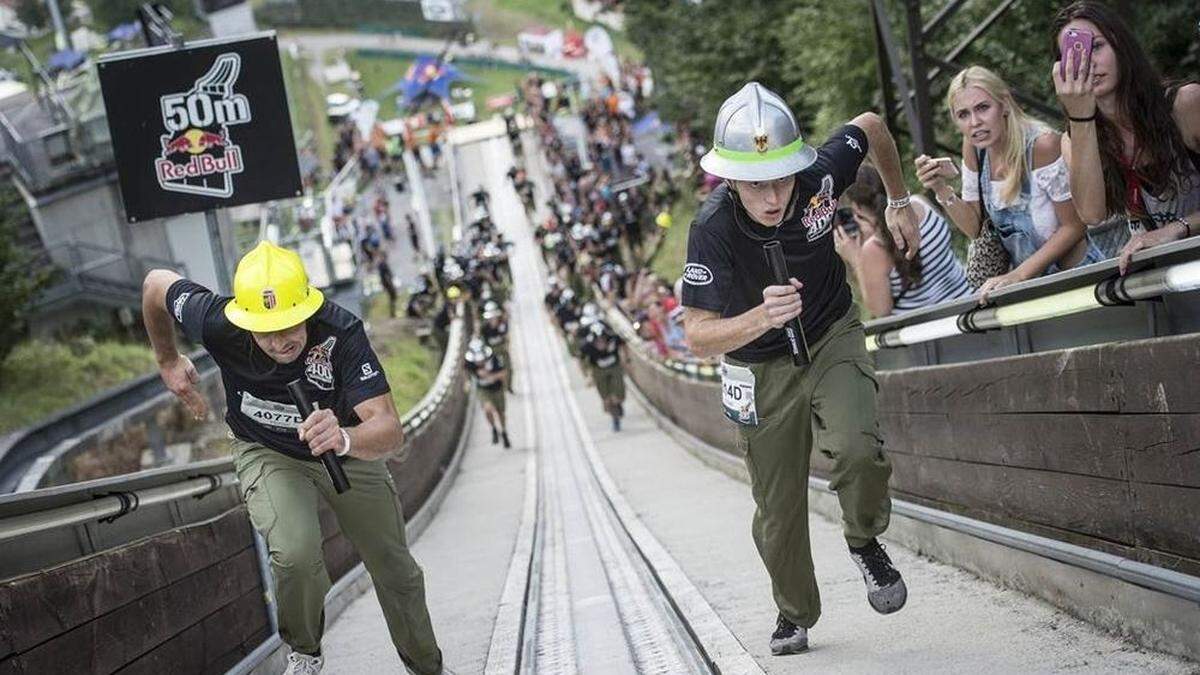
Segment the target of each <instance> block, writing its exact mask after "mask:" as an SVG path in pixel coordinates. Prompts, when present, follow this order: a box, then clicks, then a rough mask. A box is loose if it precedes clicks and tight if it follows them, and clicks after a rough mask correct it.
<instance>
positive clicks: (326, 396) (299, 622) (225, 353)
mask: <svg viewBox="0 0 1200 675" xmlns="http://www.w3.org/2000/svg"><path fill="white" fill-rule="evenodd" d="M142 312H143V316H144V319H145V323H146V331H147V333H148V334H149V336H150V342H151V343H152V345H153V347H154V353H155V357H156V358H157V360H158V365H159V370H160V371H161V374H162V378H163V381H164V382H165V383H166V385H167V388H168V389H170V390H171V392H172V393H174V394H175V395H176V396H178V397H179V398H180V399H182V400H183V402H184V403H185V404H187V406H188V408H190V409H191V411H192V413H193V414H194V415H196V416H197V417H203V416H205V415H206V414H207V408H206V405H205V400H204V398H203V397H202V396H201V395H200V393H199V392H198V391H197V389H196V383H197V382H198V380H199V378H198V376H197V373H196V369H195V368H194V367H193V366H192V363H191V362H190V361H189V360H188V358H187V357H186V356H184V355H182V354H180V353H179V352H178V351H177V350H176V348H175V327H176V326H177V325H178V326H179V327H180V328H182V330H183V332H184V334H185V335H186V336H187V338H188V339H189V340H190V341H191V342H193V343H196V344H202V345H204V347H205V348H206V349H207V350H208V351H209V353H210V354H212V356H213V359H214V360H215V361H216V363H217V365H218V367H219V368H220V370H221V380H222V383H223V384H224V386H225V404H226V412H225V422H226V424H228V425H229V429H230V431H231V432H232V435H233V442H232V456H233V461H234V467H235V469H236V471H237V474H238V480H239V483H240V486H241V491H242V497H243V499H244V500H245V502H246V506H247V509H248V510H249V513H250V520H251V521H252V522H253V524H254V527H255V528H256V529H257V530H258V531H259V532H260V533H261V534H262V535H263V537H264V538H265V539H266V542H267V547H268V549H269V550H270V552H271V571H272V573H273V575H274V577H275V587H276V595H277V600H278V605H277V607H278V617H279V634H280V636H281V637H282V638H283V640H284V642H286V643H287V644H288V645H289V646H290V647H291V650H292V651H291V654H289V656H288V669H287V671H286V672H287V673H316V672H319V671H320V669H321V667H322V665H323V663H324V658H323V657H322V656H321V634H322V631H323V628H324V617H323V613H322V609H323V604H324V599H325V593H326V592H327V591H328V590H329V588H330V580H329V575H328V573H327V571H326V570H325V565H324V562H323V557H322V548H321V541H322V540H321V527H320V523H319V521H318V518H317V513H318V509H319V506H320V504H319V503H318V499H324V500H325V501H326V502H328V503H329V505H330V506H331V507H332V509H333V512H334V513H335V514H336V516H337V520H338V524H339V525H340V527H341V530H342V532H343V533H345V535H346V537H347V538H349V539H350V541H351V543H353V544H354V547H355V548H356V549H357V550H358V553H359V555H360V557H361V558H362V560H363V562H364V563H365V564H366V567H367V571H368V572H370V574H371V579H372V580H373V581H374V583H375V589H376V593H377V595H378V596H379V604H380V605H381V606H382V608H383V613H384V616H385V617H386V619H387V625H388V629H389V630H390V631H391V636H392V641H393V643H394V644H395V647H396V650H397V651H398V652H399V654H400V657H401V659H403V661H404V662H405V664H406V665H408V667H409V668H411V669H412V670H414V671H416V672H418V673H437V672H440V671H441V668H442V654H441V651H440V650H439V649H438V645H437V640H436V639H435V637H434V634H433V628H432V626H431V625H430V621H429V611H428V609H427V607H426V604H425V583H424V576H423V573H422V571H421V568H420V567H419V566H418V565H417V562H416V561H415V560H414V559H413V557H412V555H411V554H410V553H409V551H408V545H407V543H406V542H405V537H404V520H403V512H402V510H401V509H400V505H399V504H398V502H397V500H396V493H395V488H394V483H393V480H392V475H391V473H389V471H388V467H387V463H386V457H387V456H388V455H390V454H392V453H393V452H395V451H397V450H399V449H400V445H401V443H402V441H403V431H402V427H401V425H400V416H399V414H398V413H397V412H396V407H395V403H394V402H393V401H392V397H391V393H390V388H389V386H388V381H387V376H386V375H385V374H384V372H383V369H382V367H381V366H380V364H379V359H378V357H377V356H376V355H375V352H374V350H373V349H372V348H371V344H370V342H369V341H368V340H367V335H366V333H365V332H364V330H363V324H362V322H361V321H360V320H359V319H358V318H357V317H356V316H354V315H353V314H351V313H350V312H348V311H346V310H345V309H343V308H341V307H339V306H338V305H336V304H334V303H333V302H330V301H329V300H326V299H325V298H324V297H323V296H322V294H321V291H320V290H318V289H316V288H314V287H313V286H311V285H309V283H308V275H307V274H306V273H305V271H304V266H303V264H302V263H301V262H300V257H299V256H298V255H296V254H295V253H294V252H292V251H289V250H286V249H283V248H280V247H278V246H275V245H274V244H272V243H270V242H266V241H264V242H261V243H259V244H258V246H256V247H255V248H254V249H253V250H252V251H250V252H249V253H247V254H246V255H245V256H244V257H243V258H242V260H241V262H239V263H238V267H237V272H236V274H235V275H234V279H233V297H232V298H229V297H222V296H219V295H217V294H215V293H213V292H212V291H210V290H209V289H207V288H205V287H204V286H201V285H200V284H198V283H196V282H194V281H191V280H189V279H184V278H182V277H180V276H179V275H178V274H176V273H174V272H171V271H169V270H152V271H151V272H150V273H149V274H147V275H146V280H145V283H144V284H143V293H142ZM296 379H300V380H301V381H302V383H303V386H304V388H305V390H306V392H307V393H308V396H309V399H310V400H311V401H312V402H313V404H314V406H315V408H316V410H315V411H314V412H313V413H312V414H311V415H310V416H308V418H307V419H305V418H303V417H302V416H301V414H300V411H299V410H298V409H297V408H296V406H295V405H294V404H293V403H292V399H291V396H290V395H289V393H288V390H287V383H288V382H290V381H292V380H296ZM326 452H332V453H334V454H336V455H337V457H338V461H340V463H341V464H342V468H343V469H344V470H345V472H346V476H347V477H348V478H349V479H350V484H351V485H352V486H353V487H352V488H351V489H350V490H348V491H346V492H344V493H342V494H338V493H336V492H335V491H334V489H333V485H332V484H331V483H330V481H329V477H328V475H327V474H326V472H325V470H324V468H323V467H322V465H321V462H320V461H319V459H320V455H321V454H323V453H326Z"/></svg>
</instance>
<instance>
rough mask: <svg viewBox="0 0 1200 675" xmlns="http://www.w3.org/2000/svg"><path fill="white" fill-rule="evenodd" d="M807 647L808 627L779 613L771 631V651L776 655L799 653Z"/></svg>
mask: <svg viewBox="0 0 1200 675" xmlns="http://www.w3.org/2000/svg"><path fill="white" fill-rule="evenodd" d="M807 649H808V629H807V628H801V627H800V626H797V625H796V624H794V623H792V622H791V621H789V620H788V619H787V617H785V616H784V615H782V614H780V615H779V619H778V621H777V622H776V624H775V632H774V633H771V653H772V654H774V655H776V656H782V655H784V654H799V653H800V652H803V651H806V650H807Z"/></svg>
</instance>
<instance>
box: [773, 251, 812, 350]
mask: <svg viewBox="0 0 1200 675" xmlns="http://www.w3.org/2000/svg"><path fill="white" fill-rule="evenodd" d="M763 253H764V254H766V256H767V267H768V268H769V269H770V270H771V277H772V278H773V279H774V280H775V284H776V285H777V286H791V285H792V282H790V281H788V272H787V261H786V260H784V259H783V246H782V245H781V244H780V243H779V242H778V241H768V242H767V243H765V244H763ZM783 332H784V334H786V335H787V342H788V349H790V350H791V352H792V364H794V365H796V366H797V367H798V366H807V365H808V364H810V363H812V357H811V356H809V354H808V340H806V339H805V338H804V327H803V326H801V325H800V317H794V318H792V319H791V320H790V321H788V322H787V323H785V324H783Z"/></svg>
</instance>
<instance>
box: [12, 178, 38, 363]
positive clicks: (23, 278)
mask: <svg viewBox="0 0 1200 675" xmlns="http://www.w3.org/2000/svg"><path fill="white" fill-rule="evenodd" d="M28 219H29V212H28V210H27V208H26V206H25V202H24V200H22V199H21V195H20V194H19V193H18V192H17V189H16V188H15V187H14V186H13V184H12V182H11V181H3V182H0V289H3V292H2V293H0V364H3V363H4V360H5V358H6V357H7V356H8V354H9V352H10V351H12V349H13V347H15V346H16V344H17V342H19V341H20V340H21V339H22V338H23V337H24V335H25V327H26V313H27V311H28V309H29V303H30V302H32V301H33V299H34V298H35V297H36V296H37V294H38V292H39V291H40V290H41V289H42V288H43V287H45V285H46V284H47V283H49V281H50V273H49V271H43V270H41V269H38V268H36V267H35V265H34V264H33V262H34V260H33V257H32V256H31V254H30V253H29V251H28V250H27V249H25V248H24V247H23V246H22V245H21V243H20V242H19V241H18V240H17V229H18V227H19V225H20V224H21V223H23V222H26V221H28Z"/></svg>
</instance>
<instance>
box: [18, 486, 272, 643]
mask: <svg viewBox="0 0 1200 675" xmlns="http://www.w3.org/2000/svg"><path fill="white" fill-rule="evenodd" d="M250 532H251V530H250V525H249V521H248V519H247V516H246V511H245V509H244V508H238V509H234V510H231V511H230V512H228V513H226V514H225V515H223V516H221V517H220V518H218V519H216V520H213V521H210V522H207V523H202V524H199V525H194V526H191V527H187V528H180V529H176V530H172V531H170V532H165V533H163V534H161V535H158V536H155V537H152V538H150V539H146V540H142V541H139V542H137V543H134V544H130V545H129V546H126V547H123V548H119V549H114V550H111V551H106V552H104V553H100V554H97V555H93V556H89V557H87V558H82V559H79V560H77V561H74V562H71V563H67V564H65V565H60V566H58V567H55V568H51V569H48V570H44V571H41V572H38V573H36V574H30V575H26V576H23V577H17V578H16V579H12V580H9V581H7V582H4V583H3V584H0V625H4V626H7V627H8V628H9V630H7V631H5V632H6V633H7V634H8V635H9V636H10V638H9V644H8V645H6V646H7V650H6V653H12V652H14V651H16V652H20V651H25V650H27V649H29V648H30V647H32V646H33V645H36V644H39V643H42V642H45V641H47V640H50V639H51V638H53V637H55V636H57V635H60V634H63V633H66V632H67V631H70V630H72V629H73V628H75V627H77V626H80V625H83V624H85V623H87V622H89V621H91V620H93V619H95V618H96V617H99V616H102V615H104V614H107V613H109V612H112V611H114V610H116V609H118V608H120V607H122V606H124V605H127V604H129V603H132V602H135V601H136V600H138V599H139V598H142V597H144V596H146V595H149V594H151V593H153V592H155V591H156V590H157V589H161V588H163V587H165V586H168V585H169V584H170V583H171V582H172V581H173V580H178V579H180V578H183V577H185V576H187V575H189V574H192V573H194V572H195V571H196V570H200V569H203V568H205V567H208V566H211V565H213V564H215V563H217V562H219V561H220V560H223V559H225V558H228V557H230V556H231V555H234V554H235V553H236V552H237V551H238V550H240V549H244V548H245V547H246V546H248V545H250V544H251V543H252V539H251V538H250Z"/></svg>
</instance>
